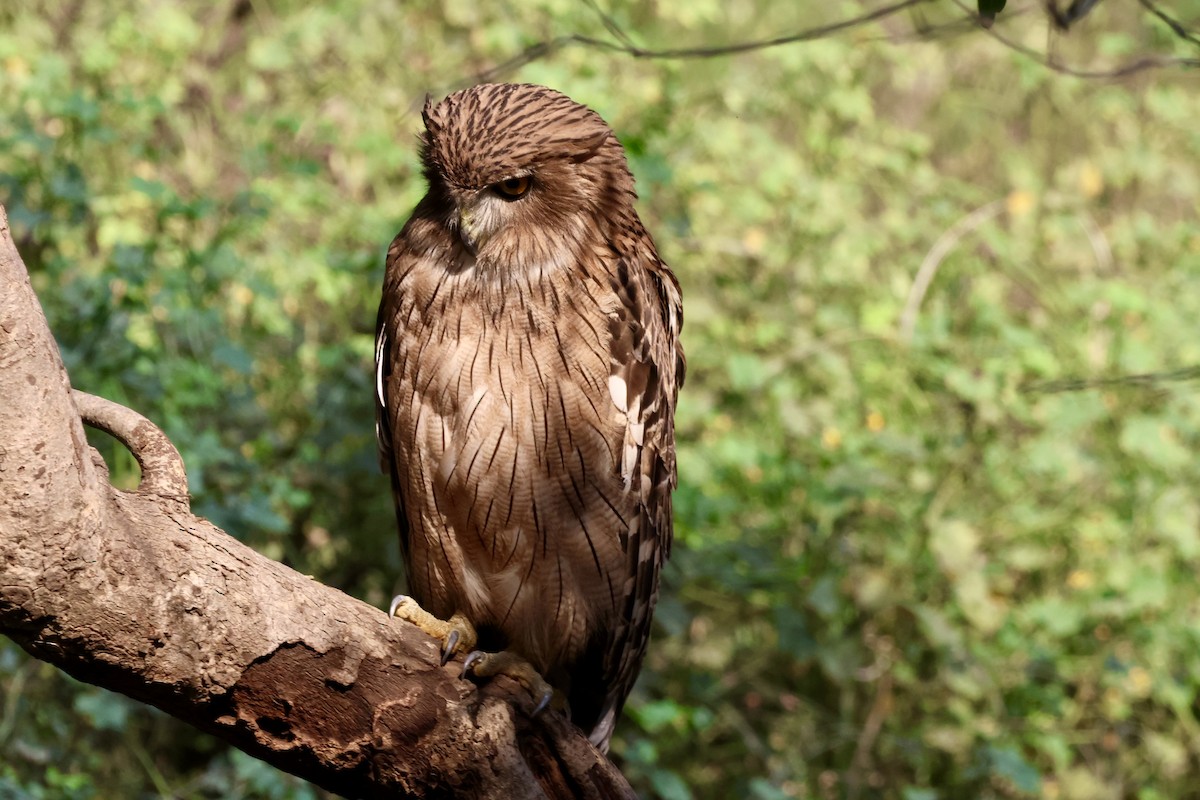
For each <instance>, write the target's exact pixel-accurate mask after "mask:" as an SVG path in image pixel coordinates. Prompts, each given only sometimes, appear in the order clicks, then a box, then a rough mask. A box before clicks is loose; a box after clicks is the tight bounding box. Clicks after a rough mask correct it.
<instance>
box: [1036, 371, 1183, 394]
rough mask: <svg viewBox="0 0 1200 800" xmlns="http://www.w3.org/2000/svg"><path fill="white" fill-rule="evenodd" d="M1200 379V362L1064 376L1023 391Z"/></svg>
mask: <svg viewBox="0 0 1200 800" xmlns="http://www.w3.org/2000/svg"><path fill="white" fill-rule="evenodd" d="M1195 380H1200V364H1195V365H1193V366H1190V367H1181V368H1179V369H1174V370H1169V371H1167V372H1143V373H1141V374H1137V375H1116V376H1114V377H1109V378H1064V379H1062V380H1054V381H1041V382H1038V383H1031V384H1027V385H1025V386H1022V387H1021V391H1022V392H1040V393H1044V394H1054V393H1058V392H1079V391H1083V390H1085V389H1117V388H1142V387H1155V386H1158V385H1159V384H1162V383H1177V382H1181V381H1195Z"/></svg>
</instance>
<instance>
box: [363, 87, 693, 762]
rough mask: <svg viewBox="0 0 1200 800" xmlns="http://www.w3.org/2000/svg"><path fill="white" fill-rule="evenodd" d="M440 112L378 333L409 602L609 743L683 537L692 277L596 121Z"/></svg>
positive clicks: (450, 100)
mask: <svg viewBox="0 0 1200 800" xmlns="http://www.w3.org/2000/svg"><path fill="white" fill-rule="evenodd" d="M423 117H424V120H425V131H426V132H425V135H424V138H423V150H422V159H423V162H424V171H425V177H426V179H427V181H428V183H429V191H428V193H427V194H426V195H425V197H424V199H422V200H421V202H420V203H419V204H418V205H417V207H416V209H415V210H414V212H413V215H412V218H411V219H409V221H408V223H407V224H406V225H405V226H404V229H403V230H402V231H400V234H399V235H398V236H397V237H396V239H395V241H393V242H392V245H391V248H390V249H389V250H388V256H387V274H386V277H385V279H384V286H383V300H382V303H381V304H380V307H379V321H378V328H377V333H376V346H375V358H376V370H377V379H378V380H377V394H378V396H377V401H378V406H377V412H378V413H377V430H378V436H379V449H380V454H381V461H382V464H383V467H384V469H385V470H386V471H388V472H390V474H391V479H392V489H393V494H394V496H395V500H396V507H397V516H398V518H399V522H400V531H401V535H400V540H401V547H402V550H403V554H404V558H405V563H406V567H407V574H408V585H409V589H408V591H409V592H410V594H411V597H406V596H401V597H398V598H396V600H395V601H394V602H393V607H392V611H393V613H394V614H395V615H397V616H400V617H403V618H405V619H408V620H409V621H412V622H414V623H415V624H417V625H419V626H420V627H422V628H423V629H424V630H426V631H427V632H429V633H430V634H431V635H433V636H435V637H437V638H438V639H439V640H440V642H441V644H442V646H443V653H444V656H445V657H446V658H449V657H451V656H453V655H454V654H455V653H456V652H458V651H461V650H474V648H476V647H477V646H478V647H479V648H481V650H478V651H474V652H472V653H471V654H470V655H469V656H468V657H467V660H466V667H465V670H464V671H473V672H474V673H475V674H476V675H489V674H496V673H497V672H505V673H508V674H512V675H514V676H516V677H518V678H519V679H521V680H522V681H523V682H524V683H525V684H526V685H527V686H530V687H531V688H532V689H533V690H534V691H535V693H537V694H539V695H541V698H542V703H539V705H538V710H540V708H541V707H542V706H544V704H545V701H547V700H548V699H549V697H550V692H551V687H553V689H557V690H558V691H559V692H561V693H562V695H563V696H564V697H565V699H566V700H567V703H568V705H569V708H570V713H571V718H572V719H573V720H574V721H575V723H576V724H577V725H579V727H581V728H582V729H583V730H584V731H586V732H587V733H588V734H589V737H590V738H591V740H592V742H593V743H595V744H596V745H597V746H599V747H601V748H602V749H607V747H608V741H609V738H610V737H611V735H612V731H613V726H614V725H615V724H616V720H617V717H618V716H619V715H620V713H621V708H622V706H623V705H624V702H625V698H626V697H627V696H628V694H629V691H630V689H631V688H632V687H633V683H634V680H635V679H636V677H637V673H638V670H639V668H640V667H641V662H642V658H643V656H644V655H645V652H646V642H647V639H648V637H649V633H650V618H651V614H652V613H653V610H654V605H655V599H656V596H657V594H658V583H659V573H660V571H661V569H662V565H663V562H664V561H665V559H666V557H667V554H668V552H669V550H670V545H671V525H672V523H671V491H672V490H673V489H674V487H675V483H676V477H675V431H674V412H675V399H676V395H677V393H678V390H679V387H680V385H681V384H682V383H683V376H684V357H683V351H682V349H681V347H680V343H679V331H680V327H681V326H682V323H683V312H682V307H681V304H680V294H679V284H678V282H677V281H676V279H675V276H674V275H673V274H672V273H671V271H670V270H669V269H668V268H667V265H666V264H664V263H663V262H662V260H661V259H660V258H659V257H658V253H657V252H656V251H655V248H654V242H653V240H652V239H651V238H650V234H649V233H647V231H646V229H645V227H643V225H642V222H641V220H640V219H639V218H638V215H637V212H636V211H635V210H634V201H635V200H636V198H637V195H636V193H635V192H634V188H633V177H632V175H631V174H630V172H629V168H628V166H627V165H626V162H625V151H624V149H623V148H622V147H621V144H620V143H619V142H618V141H617V138H616V136H615V135H614V134H613V132H612V130H611V129H610V128H609V127H608V125H607V124H605V122H604V120H602V119H601V118H600V116H599V115H598V114H596V113H595V112H594V111H592V110H590V109H588V108H586V107H585V106H582V105H580V104H578V103H576V102H574V101H572V100H571V99H570V98H568V97H567V96H565V95H563V94H560V93H558V92H555V91H552V90H550V89H547V88H544V87H541V86H531V85H515V84H487V85H483V86H476V87H474V88H472V89H467V90H465V91H461V92H456V93H455V94H452V95H450V96H449V97H447V98H446V99H444V100H442V101H441V102H440V103H437V104H436V105H434V104H431V103H426V106H425V110H424V113H423ZM484 650H487V651H492V652H484ZM495 651H501V652H495ZM543 678H544V680H543Z"/></svg>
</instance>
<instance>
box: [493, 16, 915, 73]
mask: <svg viewBox="0 0 1200 800" xmlns="http://www.w3.org/2000/svg"><path fill="white" fill-rule="evenodd" d="M928 2H931V0H902V2H899V3H893V4H892V5H888V6H884V7H882V8H877V9H875V10H874V11H868V12H867V13H865V14H860V15H859V16H857V17H851V18H849V19H844V20H841V21H840V22H833V23H830V24H828V25H820V26H817V27H815V28H808V29H807V30H803V31H797V32H796V33H790V34H787V35H784V36H775V37H772V38H770V39H759V40H755V41H750V42H737V43H736V44H728V45H716V46H709V47H677V48H666V49H663V50H655V49H651V48H645V47H639V46H638V45H635V44H634V43H633V41H632V40H631V39H630V38H629V36H628V35H627V34H626V33H625V32H624V31H622V30H621V28H620V27H619V26H618V25H617V24H616V22H615V21H614V20H613V19H612V18H611V17H609V16H608V15H606V14H604V12H602V11H600V9H599V8H598V7H597V6H595V5H594V4H592V3H589V5H591V7H592V8H593V9H595V10H596V12H597V13H599V14H600V16H601V20H602V21H603V23H604V26H605V28H607V29H608V30H609V32H610V33H612V34H613V36H615V37H616V38H617V39H618V40H619V41H618V42H613V41H608V40H605V39H597V38H595V37H594V36H585V35H583V34H579V33H572V34H568V35H566V36H558V37H556V38H554V39H548V40H546V41H544V42H538V43H537V44H535V45H532V46H530V47H528V48H526V49H525V51H524V52H523V53H521V54H520V55H518V56H515V57H513V58H511V59H509V60H508V61H505V62H504V63H502V64H498V65H497V66H495V67H492V68H491V69H489V70H485V71H483V72H481V73H479V74H478V75H477V76H476V77H477V78H478V79H479V80H480V81H481V82H486V81H492V80H495V79H497V78H498V77H500V76H502V75H505V74H507V73H510V72H513V71H514V70H516V69H519V68H520V67H523V66H525V65H526V64H529V63H531V62H534V61H537V60H538V59H539V58H545V57H546V56H549V55H551V54H553V53H555V52H557V51H558V50H561V49H562V48H564V47H567V46H569V45H583V46H584V47H591V48H595V49H598V50H608V51H610V52H614V53H623V54H625V55H629V56H633V57H634V58H643V59H672V58H679V59H684V58H714V57H717V56H728V55H734V54H736V53H747V52H750V51H752V50H765V49H767V48H770V47H779V46H781V45H785V44H795V43H797V42H810V41H813V40H814V39H824V38H826V37H828V36H832V35H833V34H835V33H841V32H842V31H845V30H848V29H850V28H854V27H857V26H859V25H864V24H866V23H868V22H874V21H876V20H880V19H883V18H884V17H889V16H891V15H893V14H897V13H899V12H901V11H904V10H906V9H909V8H915V7H916V6H919V5H922V4H924V3H928Z"/></svg>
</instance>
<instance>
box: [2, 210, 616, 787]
mask: <svg viewBox="0 0 1200 800" xmlns="http://www.w3.org/2000/svg"><path fill="white" fill-rule="evenodd" d="M81 416H82V419H83V421H84V422H87V423H88V424H90V425H92V426H94V427H98V428H100V429H102V430H106V431H108V432H109V433H110V434H112V435H114V436H116V437H117V438H118V439H120V440H121V441H122V442H123V443H124V444H125V445H126V446H127V447H129V448H130V450H131V451H132V452H133V453H134V455H135V456H136V457H137V458H138V461H139V463H140V465H141V467H142V479H141V483H140V485H139V487H138V489H137V491H135V492H123V491H120V490H117V489H114V488H113V487H112V486H111V485H110V484H109V482H108V479H107V478H108V476H107V471H106V469H105V468H104V465H103V461H102V460H100V459H99V458H98V456H94V451H92V450H91V449H90V448H89V446H88V444H87V440H86V438H85V437H84V433H83V427H82V424H81ZM0 632H3V633H5V634H6V635H8V636H9V637H11V638H12V639H13V640H14V641H16V642H18V643H19V644H20V645H21V646H22V647H23V648H25V650H27V651H28V652H29V653H30V654H32V655H33V656H34V657H36V658H39V659H42V660H43V661H47V662H49V663H52V664H54V665H56V666H58V667H60V668H62V669H63V670H65V671H67V672H68V673H70V674H71V675H73V676H75V677H76V678H79V679H80V680H84V681H87V682H89V683H94V684H96V685H98V686H103V687H105V688H108V689H113V690H115V691H119V692H122V693H124V694H126V695H129V696H130V697H133V698H135V699H137V700H140V701H143V702H146V703H150V704H152V705H154V706H157V707H159V708H161V709H163V710H164V711H166V712H168V713H170V714H172V715H174V716H176V717H178V718H180V719H183V720H185V721H187V722H189V723H191V724H192V725H195V726H196V727H198V728H200V729H202V730H205V731H208V732H210V733H212V734H213V735H215V736H218V737H220V738H222V739H224V740H226V741H228V742H230V743H232V744H234V745H235V746H237V747H239V748H241V749H242V750H244V751H246V752H247V753H249V754H251V755H253V756H255V757H257V758H261V759H262V760H264V761H267V762H269V763H271V764H274V765H275V766H277V767H279V768H281V769H284V770H287V771H288V772H291V773H294V774H296V775H299V776H301V777H304V778H307V779H308V780H311V781H313V782H314V783H316V784H318V785H320V786H323V787H325V788H327V789H329V790H331V791H333V792H336V793H338V794H341V795H345V796H350V797H389V798H394V797H397V796H411V797H446V796H454V797H505V798H546V797H549V798H568V797H570V798H574V797H587V798H592V797H599V798H610V797H632V796H633V793H632V791H631V790H630V788H629V785H628V784H627V783H626V782H625V780H624V779H623V778H622V777H621V775H620V773H619V772H618V771H617V770H616V768H615V767H614V766H613V765H612V764H611V763H610V762H609V761H608V760H607V759H606V758H605V757H604V756H603V755H601V754H600V753H599V752H597V751H596V750H595V749H594V748H593V747H592V746H591V745H590V744H589V743H588V741H587V739H586V738H585V737H583V736H582V735H581V734H580V733H579V731H578V730H577V729H575V728H574V727H573V726H571V724H570V723H569V722H568V721H566V720H565V719H563V718H562V717H561V716H559V715H558V714H556V713H554V712H547V713H545V714H543V715H541V716H540V717H538V718H537V719H534V720H529V719H528V718H527V717H526V716H525V714H524V713H523V711H522V709H524V708H527V707H528V705H529V703H530V699H529V698H528V697H527V696H525V695H524V694H523V692H522V690H521V689H520V688H519V687H517V686H516V685H515V684H513V683H512V682H510V681H508V680H507V679H506V678H498V679H496V680H493V681H491V682H488V683H486V684H484V685H482V686H476V685H475V684H473V683H471V682H469V681H464V680H461V679H459V677H458V675H459V671H460V666H459V665H458V664H455V663H451V664H449V665H447V666H446V667H442V666H440V665H439V659H438V653H437V647H436V645H435V644H434V642H433V641H432V640H431V639H429V638H428V637H426V636H425V635H424V634H422V633H421V632H420V631H418V630H417V629H416V628H414V627H412V626H410V625H408V624H406V623H400V622H396V621H392V620H390V619H389V618H388V617H387V615H386V614H384V613H383V612H382V611H380V610H378V609H376V608H373V607H371V606H368V605H366V604H365V603H362V602H360V601H358V600H355V599H354V598H352V597H349V596H347V595H345V594H343V593H341V592H339V591H337V590H335V589H332V588H330V587H327V586H324V585H322V584H320V583H318V582H316V581H314V580H312V579H311V578H308V577H305V576H303V575H300V574H299V573H297V572H295V571H293V570H291V569H288V568H287V567H285V566H283V565H281V564H278V563H276V562H274V561H271V560H270V559H268V558H266V557H264V556H262V555H260V554H259V553H257V552H255V551H254V550H252V549H250V548H249V547H247V546H245V545H243V544H241V543H240V542H238V541H237V540H236V539H233V538H232V537H230V536H229V535H227V534H226V533H224V532H223V531H221V530H219V529H218V528H216V527H214V526H213V525H211V524H210V523H208V522H207V521H205V520H203V519H201V518H199V517H195V516H193V515H192V514H191V512H190V510H189V507H188V496H187V483H186V476H185V474H184V471H183V463H182V461H181V460H180V458H179V454H178V453H177V452H176V451H175V448H174V447H173V446H172V445H171V443H170V442H169V441H168V440H167V439H166V437H165V436H164V435H163V434H162V432H161V431H160V430H159V429H158V428H156V427H155V426H154V425H153V424H151V423H150V422H149V421H147V420H145V419H144V418H142V417H140V416H139V415H137V414H136V413H134V412H132V411H130V410H128V409H125V408H122V407H120V406H116V405H115V404H112V403H109V402H108V401H104V400H101V399H100V398H95V397H92V396H90V395H85V394H82V393H80V392H73V391H72V390H71V387H70V384H69V381H68V378H67V374H66V371H65V369H64V367H63V364H62V360H61V358H60V356H59V353H58V349H57V347H56V346H55V343H54V340H53V338H52V336H51V335H50V331H49V329H48V327H47V324H46V320H45V317H44V315H43V313H42V310H41V307H40V305H39V304H38V302H37V299H36V297H35V296H34V293H33V289H32V286H31V285H30V282H29V276H28V274H27V273H26V270H25V266H24V264H23V263H22V262H21V259H20V257H19V255H18V254H17V251H16V248H15V246H14V245H13V242H12V239H11V236H10V234H9V230H8V220H7V217H6V216H5V214H4V210H3V208H0Z"/></svg>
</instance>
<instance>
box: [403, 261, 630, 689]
mask: <svg viewBox="0 0 1200 800" xmlns="http://www.w3.org/2000/svg"><path fill="white" fill-rule="evenodd" d="M559 274H560V275H561V278H559V279H558V280H556V278H555V276H554V275H542V276H540V277H539V278H538V280H537V281H536V282H528V283H522V282H520V281H513V282H512V283H510V284H509V285H507V286H502V287H488V286H486V285H481V283H480V282H479V281H478V280H477V279H475V276H472V275H471V274H469V273H460V274H454V273H448V272H445V271H436V272H435V271H430V272H429V273H428V274H427V273H425V272H423V271H421V270H419V269H414V270H413V271H412V272H410V273H409V275H407V276H406V277H405V278H404V280H403V281H401V284H400V286H399V289H400V291H401V302H400V304H399V306H398V309H397V311H398V313H397V321H398V325H397V327H396V329H397V331H398V332H399V333H400V334H401V335H400V336H398V340H397V341H395V342H394V344H393V353H392V355H393V363H394V368H393V370H392V372H393V374H394V375H397V376H399V377H398V385H397V387H396V388H397V390H398V391H397V393H396V395H394V397H395V399H396V400H397V401H398V402H396V403H395V404H394V405H393V406H392V408H391V413H392V414H393V415H394V416H393V419H392V425H393V428H394V430H395V431H397V433H398V434H399V435H397V436H396V437H395V438H396V441H397V444H398V447H397V450H398V452H397V465H398V467H399V469H400V471H401V472H402V473H406V474H402V476H401V478H402V479H401V481H400V484H401V491H402V493H403V500H404V507H405V509H406V514H407V517H408V520H409V526H410V531H409V542H408V546H409V549H410V559H409V560H410V564H411V565H412V567H411V571H410V575H409V582H410V587H409V591H410V593H411V594H412V595H413V596H414V597H415V598H416V599H417V601H418V602H419V603H420V604H421V605H422V606H424V607H425V608H426V609H427V610H428V611H430V612H432V613H433V614H435V615H436V616H439V617H441V618H443V619H445V618H448V617H449V616H451V615H452V614H454V613H455V612H463V613H466V614H467V616H468V617H469V618H471V619H472V620H473V621H474V622H475V624H476V627H479V628H488V627H490V628H492V629H494V630H496V631H499V632H500V633H501V634H502V635H503V637H504V638H505V640H506V641H505V642H504V646H506V647H510V648H511V649H513V650H516V651H517V652H519V653H520V654H521V655H523V656H524V657H525V658H527V659H528V660H529V661H530V662H531V663H532V664H533V665H534V666H535V667H536V668H538V669H539V670H543V671H545V670H547V669H550V668H551V667H552V666H554V665H561V664H564V663H570V662H572V661H574V660H575V659H576V658H577V657H578V656H580V655H581V654H582V652H583V650H584V648H585V647H586V645H587V642H588V640H589V637H590V636H591V634H592V633H593V632H595V631H597V630H607V629H609V628H611V626H612V617H613V616H614V615H615V614H616V613H617V609H616V606H617V601H618V599H619V598H621V597H622V596H623V594H624V591H625V587H624V586H615V585H612V581H613V576H619V575H621V574H622V573H623V565H624V563H625V556H624V551H623V542H622V541H620V539H621V538H623V537H622V535H621V534H620V533H619V532H624V531H627V530H628V524H629V520H630V519H632V518H633V514H634V509H633V501H632V499H631V498H630V497H628V496H627V492H626V491H625V489H624V486H623V483H622V480H621V478H620V469H619V462H620V454H621V450H620V446H621V443H622V441H623V438H624V436H625V427H624V418H623V416H621V415H620V414H619V410H618V408H617V406H616V405H615V404H614V403H613V402H612V401H611V399H610V392H609V373H610V371H611V364H610V361H611V356H610V343H609V341H608V328H607V327H606V325H605V320H606V318H607V315H608V314H609V313H611V309H608V308H606V307H605V305H606V302H607V303H609V304H611V303H612V302H614V301H613V300H611V299H608V298H609V294H608V293H606V292H604V291H603V288H604V287H602V286H601V285H600V284H599V283H595V284H593V283H590V282H588V281H586V280H585V281H584V282H582V283H581V282H580V281H579V280H578V276H575V277H574V278H572V279H570V280H568V278H567V273H566V271H562V272H561V273H559ZM451 309H453V311H451ZM568 342H569V343H570V346H569V347H567V346H565V345H564V343H568ZM596 398H603V402H599V403H598V402H597V401H596ZM517 620H520V621H522V624H520V625H517V624H515V622H516V621H517ZM530 620H540V621H541V622H542V623H543V624H533V625H531V624H529V621H530Z"/></svg>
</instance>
